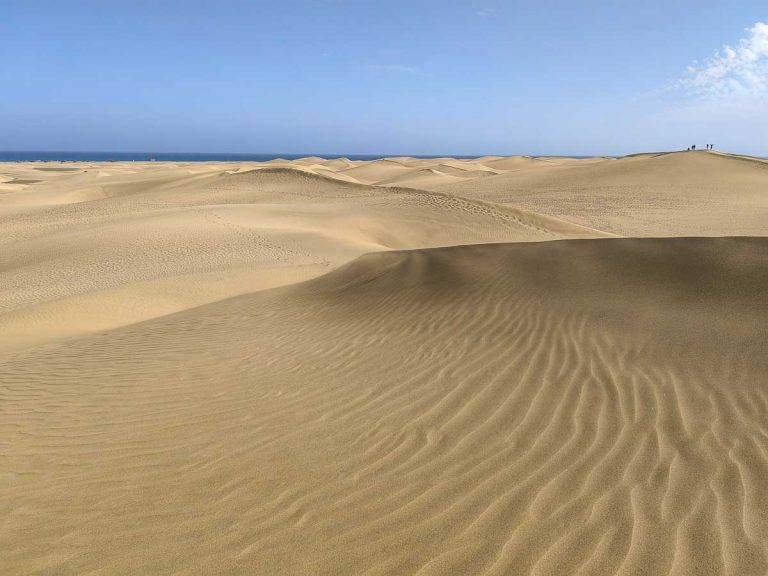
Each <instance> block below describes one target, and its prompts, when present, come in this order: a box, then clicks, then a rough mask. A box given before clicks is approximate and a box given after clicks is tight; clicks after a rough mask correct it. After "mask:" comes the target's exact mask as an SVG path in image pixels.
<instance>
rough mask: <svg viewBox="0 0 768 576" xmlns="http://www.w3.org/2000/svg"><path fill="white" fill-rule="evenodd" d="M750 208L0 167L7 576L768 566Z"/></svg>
mask: <svg viewBox="0 0 768 576" xmlns="http://www.w3.org/2000/svg"><path fill="white" fill-rule="evenodd" d="M64 168H66V170H64ZM766 190H768V163H765V162H763V161H760V160H757V159H746V158H743V157H735V156H730V155H725V154H717V153H707V152H696V153H672V154H646V155H638V156H632V157H625V158H619V159H608V158H594V159H567V158H562V159H561V158H529V157H512V158H502V157H484V158H478V159H474V160H455V159H446V158H439V159H416V158H407V157H401V158H395V159H386V160H377V161H372V162H357V161H355V162H352V161H349V160H347V159H336V160H325V159H323V158H319V157H310V158H304V159H301V160H298V161H291V162H289V161H271V162H268V163H262V164H259V163H232V164H228V163H201V164H195V163H108V164H107V163H104V164H100V163H82V164H67V165H66V166H62V165H60V164H55V163H52V164H48V165H42V164H36V163H9V164H4V165H0V230H2V232H3V233H2V235H0V287H2V289H0V393H2V402H0V439H1V443H0V445H1V446H2V450H1V451H0V488H2V490H0V509H1V510H2V511H3V522H2V523H0V550H2V553H0V573H2V574H14V575H15V574H19V575H21V574H264V575H270V574H274V575H285V574H303V575H324V574H327V575H338V574H371V575H373V574H377V575H400V574H419V575H421V576H425V575H445V574H451V575H453V574H456V575H464V574H483V575H501V574H531V575H544V574H554V575H581V576H586V575H593V574H594V575H598V574H601V575H602V574H611V575H612V574H617V575H635V574H652V575H656V574H673V575H690V574H697V575H698V574H723V575H726V574H729V575H730V574H732V575H741V574H750V575H758V574H765V573H767V572H768V516H766V514H765V512H764V510H765V504H764V503H765V501H766V498H768V449H766V430H768V389H767V388H766V386H765V381H766V377H768V338H766V332H765V326H766V324H768V309H767V308H766V306H765V301H766V286H768V237H762V236H768V225H766V223H768V195H767V194H766ZM639 236H654V237H653V238H637V237H639Z"/></svg>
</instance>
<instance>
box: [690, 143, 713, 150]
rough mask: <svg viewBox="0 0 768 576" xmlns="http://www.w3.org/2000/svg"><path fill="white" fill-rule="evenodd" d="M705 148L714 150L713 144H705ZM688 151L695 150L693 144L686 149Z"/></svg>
mask: <svg viewBox="0 0 768 576" xmlns="http://www.w3.org/2000/svg"><path fill="white" fill-rule="evenodd" d="M705 146H706V147H707V150H714V149H715V145H714V144H705ZM688 150H689V151H690V150H696V144H694V145H693V146H691V147H690V148H688Z"/></svg>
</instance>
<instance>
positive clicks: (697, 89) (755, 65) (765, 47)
mask: <svg viewBox="0 0 768 576" xmlns="http://www.w3.org/2000/svg"><path fill="white" fill-rule="evenodd" d="M746 32H747V36H746V37H745V38H742V39H741V40H739V42H738V44H737V45H736V46H735V47H734V46H729V45H725V46H723V48H722V49H720V50H718V51H717V52H715V54H714V55H713V56H711V57H709V58H707V59H706V60H705V61H704V62H694V63H693V64H692V65H691V66H689V67H688V70H687V71H686V74H685V76H684V77H683V78H682V79H681V80H679V81H678V82H677V87H678V88H682V89H684V90H685V91H687V92H689V93H691V94H693V95H695V96H697V97H700V98H705V99H719V98H722V97H736V96H747V97H755V96H756V97H764V96H768V24H766V23H763V22H757V23H755V25H754V26H752V27H751V28H747V29H746Z"/></svg>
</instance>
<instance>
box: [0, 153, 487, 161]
mask: <svg viewBox="0 0 768 576" xmlns="http://www.w3.org/2000/svg"><path fill="white" fill-rule="evenodd" d="M307 156H321V157H323V158H341V157H345V158H349V159H350V160H376V159H378V158H384V157H386V156H387V155H384V154H378V155H377V154H311V153H307V154H228V153H199V152H52V151H21V152H20V151H3V150H0V162H131V161H133V162H149V161H152V160H155V161H157V162H266V161H267V160H274V159H275V158H284V159H286V160H296V159H297V158H306V157H307ZM389 156H392V155H389ZM409 156H413V157H414V158H441V157H442V156H423V155H409ZM451 157H452V158H477V156H451Z"/></svg>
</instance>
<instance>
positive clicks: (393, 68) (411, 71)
mask: <svg viewBox="0 0 768 576" xmlns="http://www.w3.org/2000/svg"><path fill="white" fill-rule="evenodd" d="M367 68H368V69H369V70H373V71H374V72H381V73H385V74H406V75H409V76H426V74H425V73H424V72H422V71H421V70H419V69H418V68H414V67H413V66H406V65H404V64H369V65H368V66H367Z"/></svg>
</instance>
